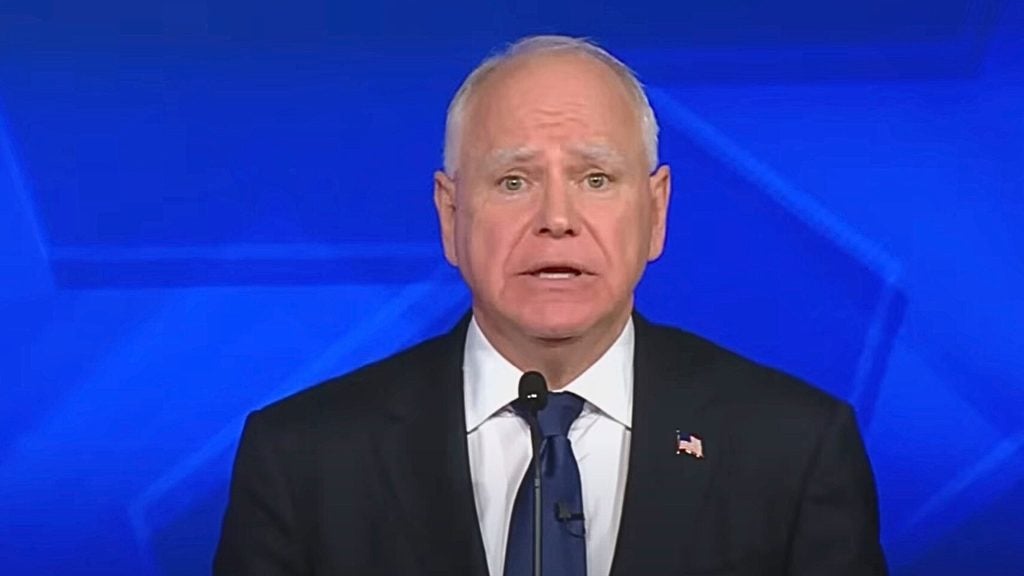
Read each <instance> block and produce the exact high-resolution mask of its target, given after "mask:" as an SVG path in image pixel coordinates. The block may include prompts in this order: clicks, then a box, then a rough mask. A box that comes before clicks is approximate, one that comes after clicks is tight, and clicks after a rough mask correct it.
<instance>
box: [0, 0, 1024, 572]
mask: <svg viewBox="0 0 1024 576" xmlns="http://www.w3.org/2000/svg"><path fill="white" fill-rule="evenodd" d="M1022 4H1024V3H1022V2H1019V1H1010V0H1006V1H1003V2H1000V1H998V0H973V1H972V0H931V1H925V0H906V1H897V0H858V1H856V2H855V1H851V0H840V1H837V2H820V1H810V0H777V1H774V2H759V3H758V2H748V1H740V0H716V1H714V2H668V1H663V2H655V1H644V0H639V1H637V0H634V1H631V2H616V3H600V2H585V1H582V0H572V1H566V2H552V3H547V2H540V1H533V2H514V3H513V2H494V3H490V4H486V3H480V2H468V1H466V2H445V1H435V2H430V3H420V4H417V3H411V2H409V3H396V2H391V1H388V0H383V1H378V2H370V3H348V2H340V1H335V2H330V1H327V0H319V1H316V0H292V1H289V2H281V3H275V4H269V3H252V2H239V1H229V0H225V1H221V2H207V1H203V0H180V1H177V2H171V1H156V0H135V1H127V0H98V1H94V2H74V1H71V0H49V1H46V0H39V1H31V0H21V1H18V0H15V1H4V2H0V574H4V575H31V576H35V575H40V574H61V575H67V576H79V575H87V574H97V575H100V574H102V575H122V574H123V575H178V574H181V575H193V574H203V573H207V572H208V570H209V562H210V556H211V553H212V550H213V547H214V544H215V541H216V534H217V531H218V528H219V521H220V516H221V514H222V512H223V508H224V505H225V495H226V485H227V480H228V476H229V473H230V465H231V458H232V455H233V451H234V449H235V446H236V442H237V438H238V434H239V432H240V427H241V423H242V419H243V417H244V415H245V414H246V413H247V412H248V411H250V410H252V409H254V408H256V407H259V406H261V405H263V404H265V403H267V402H269V401H271V400H274V399H276V398H279V397H281V396H284V395H286V394H288V393H290V392H292V391H295V390H298V389H301V388H303V387H306V386H309V385H311V384H313V383H315V382H317V381H318V380H321V379H323V378H326V377H328V376H331V375H335V374H338V373H341V372H345V371H347V370H349V369H351V368H354V367H356V366H358V365H360V364H363V363H366V362H368V361H371V360H373V359H376V358H380V357H382V356H384V355H386V354H388V353H390V352H393V351H395V350H397V349H399V348H402V347H404V346H407V345H409V344H411V343H413V342H415V341H417V340H419V339H421V338H423V337H425V336H427V335H430V334H435V333H438V332H440V331H442V330H445V329H446V328H447V327H448V326H449V325H450V324H451V323H452V322H454V320H455V319H456V318H457V317H458V316H459V315H460V314H461V313H462V312H463V311H464V310H465V309H466V307H467V305H468V294H467V293H466V290H465V288H464V287H463V286H462V285H461V284H460V281H459V279H458V275H457V273H456V272H455V271H453V270H452V269H450V268H449V267H448V266H447V265H446V264H445V263H444V261H443V258H442V256H441V252H440V246H439V242H438V240H437V228H436V224H435V222H434V216H433V208H432V204H431V197H430V194H431V180H430V177H431V172H432V171H433V170H434V169H435V168H436V167H438V165H439V163H440V153H441V140H442V128H443V115H444V109H445V106H446V103H447V100H448V99H449V98H450V96H451V94H452V93H453V92H454V90H455V88H456V87H457V85H458V83H459V82H460V80H461V78H462V77H463V75H464V74H465V73H466V72H467V71H468V70H469V69H470V68H471V67H472V66H473V65H474V64H475V63H476V62H477V61H478V60H479V59H480V58H482V57H483V56H484V55H485V54H486V53H487V52H488V51H490V50H491V49H492V48H494V47H496V46H498V45H500V44H502V43H504V42H507V41H509V40H512V39H515V38H516V37H519V36H521V35H524V34H531V33H542V32H561V33H569V34H576V35H587V36H590V37H592V38H594V39H595V40H597V41H599V42H601V43H602V44H604V45H606V46H607V47H609V48H610V49H611V50H612V51H614V52H615V53H617V54H619V55H620V56H622V57H623V58H624V59H626V60H627V61H628V62H629V63H631V64H632V65H633V66H634V67H635V69H636V70H637V71H638V73H639V74H640V75H641V77H642V79H643V80H644V82H645V83H646V84H647V85H648V86H649V88H650V94H651V98H652V101H653V104H654V106H655V109H656V111H657V113H658V116H659V118H660V120H661V123H662V126H663V143H662V156H663V159H664V160H665V161H667V162H669V163H670V164H672V166H673V168H674V185H675V192H674V198H673V204H672V209H671V222H670V238H669V243H668V251H667V253H666V255H665V257H664V258H663V259H662V260H661V261H659V262H657V263H656V264H654V265H653V266H652V267H651V268H650V269H649V271H648V274H647V276H646V278H645V279H644V281H643V283H642V285H641V288H640V293H639V306H640V309H641V310H642V311H644V312H645V313H646V314H648V315H649V316H651V317H653V318H655V319H658V320H663V321H667V322H671V323H675V324H678V325H681V326H684V327H687V328H689V329H692V330H695V331H698V332H700V333H703V334H705V335H707V336H709V337H711V338H713V339H715V340H717V341H719V342H721V343H723V344H725V345H727V346H729V347H732V348H734V349H737V350H739V351H741V352H743V353H745V354H747V355H749V356H752V357H754V358H756V359H758V360H760V361H762V362H765V363H769V364H772V365H775V366H778V367H781V368H783V369H785V370H787V371H790V372H792V373H795V374H797V375H799V376H801V377H804V378H806V379H808V380H810V381H813V382H815V383H817V384H818V385H820V386H822V387H823V388H826V389H828V390H830V391H832V392H834V393H835V394H837V395H840V396H842V397H844V398H847V399H849V400H850V401H851V402H853V403H854V404H855V405H856V407H857V408H858V412H859V415H860V419H861V424H862V427H863V429H864V433H865V437H866V440H867V443H868V448H869V451H870V454H871V458H872V461H873V463H874V466H875V469H876V473H877V476H878V482H879V489H880V493H881V505H882V515H883V520H884V541H885V545H886V547H887V550H888V553H889V556H890V559H891V563H892V566H893V572H894V574H896V575H898V576H911V575H920V576H945V575H968V574H970V575H993V576H1004V575H1005V576H1019V575H1021V574H1024V418H1022V414H1024V337H1022V335H1021V333H1022V329H1021V327H1022V326H1024V257H1022V253H1024V232H1022V230H1024V64H1022V62H1024V6H1022ZM768 432H769V431H766V433H768Z"/></svg>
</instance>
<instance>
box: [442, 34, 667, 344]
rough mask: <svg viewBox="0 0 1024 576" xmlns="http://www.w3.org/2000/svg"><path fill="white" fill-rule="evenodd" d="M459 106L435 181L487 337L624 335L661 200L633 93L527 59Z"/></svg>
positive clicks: (601, 71) (605, 74)
mask: <svg viewBox="0 0 1024 576" xmlns="http://www.w3.org/2000/svg"><path fill="white" fill-rule="evenodd" d="M467 104H468V107H467V109H466V111H465V116H464V118H463V124H462V126H463V128H462V130H463V131H462V134H461V143H460V146H459V149H458V151H457V154H458V156H457V166H458V169H457V172H456V174H455V175H445V174H443V173H437V174H436V175H435V182H434V184H435V185H434V200H435V204H436V206H437V211H438V217H439V219H440V225H441V232H442V240H443V243H444V250H445V256H446V258H447V259H448V261H449V262H451V263H452V264H453V265H455V266H457V267H458V268H459V270H460V272H461V273H462V276H463V278H464V279H465V281H466V283H467V284H468V285H469V288H470V290H471V292H472V294H473V312H474V315H475V317H476V318H477V321H478V322H479V323H480V325H481V327H483V328H484V329H485V331H488V330H490V331H493V332H497V333H498V334H501V335H502V336H504V337H505V338H506V339H514V338H522V337H526V338H534V339H543V340H563V339H572V338H576V337H580V336H583V335H587V334H593V333H595V332H601V331H612V330H618V329H620V328H621V327H622V325H623V324H624V323H625V321H626V319H627V318H628V316H629V314H630V312H631V310H632V306H633V290H634V288H635V287H636V284H637V282H638V281H639V279H640V276H641V274H642V272H643V270H644V267H645V266H646V264H647V262H648V261H650V260H653V259H655V258H657V257H658V256H659V255H660V254H661V251H662V247H663V245H664V238H665V215H666V209H667V204H668V196H669V173H668V168H667V167H666V166H663V167H661V168H660V169H659V170H657V171H656V172H655V173H654V174H653V175H651V174H649V173H648V165H647V158H646V157H645V154H644V144H643V136H642V131H641V124H640V119H639V117H638V114H637V112H636V107H635V105H634V103H633V100H632V99H631V97H630V95H629V92H628V91H627V88H626V87H625V86H624V85H623V83H622V81H621V80H620V79H619V78H618V77H617V76H615V73H614V72H612V71H611V70H610V69H609V68H607V67H606V66H605V65H604V64H602V63H600V62H597V61H595V60H592V59H590V58H587V57H584V56H580V55H574V54H555V55H551V54H548V55H539V56H526V57H522V58H520V59H519V60H514V61H511V62H506V63H505V64H504V65H503V66H502V67H500V68H499V69H497V70H496V71H494V72H493V73H492V75H491V76H490V77H488V78H487V79H485V80H484V81H483V83H482V84H481V85H480V86H479V90H478V91H477V93H476V94H475V95H474V98H473V99H472V100H471V101H470V102H468V103H467Z"/></svg>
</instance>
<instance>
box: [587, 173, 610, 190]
mask: <svg viewBox="0 0 1024 576" xmlns="http://www.w3.org/2000/svg"><path fill="white" fill-rule="evenodd" d="M609 182H610V178H608V175H607V174H601V173H595V174H588V175H587V178H586V184H587V187H588V188H590V189H591V190H601V189H603V188H606V187H607V186H608V183H609Z"/></svg>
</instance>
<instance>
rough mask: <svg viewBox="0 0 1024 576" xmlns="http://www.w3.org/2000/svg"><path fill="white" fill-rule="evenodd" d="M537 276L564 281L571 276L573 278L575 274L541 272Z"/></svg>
mask: <svg viewBox="0 0 1024 576" xmlns="http://www.w3.org/2000/svg"><path fill="white" fill-rule="evenodd" d="M538 276H540V277H541V278H550V279H565V278H572V277H573V276H575V274H573V273H572V272H541V273H539V274H538Z"/></svg>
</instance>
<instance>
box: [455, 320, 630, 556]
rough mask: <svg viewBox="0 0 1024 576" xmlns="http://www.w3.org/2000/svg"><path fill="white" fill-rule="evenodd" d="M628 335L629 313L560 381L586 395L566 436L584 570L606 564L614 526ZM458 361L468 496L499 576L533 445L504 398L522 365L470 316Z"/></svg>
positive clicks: (514, 389) (625, 425) (625, 451)
mask: <svg viewBox="0 0 1024 576" xmlns="http://www.w3.org/2000/svg"><path fill="white" fill-rule="evenodd" d="M633 338H634V337H633V321H632V319H630V321H629V322H628V323H627V324H626V327H625V328H624V329H623V330H622V333H621V334H620V335H619V338H618V339H617V340H616V341H615V343H614V344H612V346H611V348H609V349H608V351H607V352H605V353H604V355H603V356H601V358H599V359H598V360H597V362H595V363H594V364H593V365H592V366H591V367H590V368H588V369H587V370H586V371H585V372H584V373H583V374H580V376H579V377H578V378H576V379H575V380H573V381H572V382H570V383H569V385H568V386H566V387H565V388H564V389H563V390H564V391H566V392H572V393H574V394H576V395H578V396H580V397H581V398H583V399H584V400H585V401H586V402H585V403H584V406H583V412H582V413H581V414H580V416H579V418H577V419H576V421H575V422H573V425H572V427H571V428H570V429H569V441H570V442H571V443H572V449H573V453H574V454H575V455H576V462H577V463H578V464H579V468H580V483H581V487H582V490H583V516H584V522H585V525H586V543H587V575H588V576H607V575H608V573H609V572H610V571H611V565H612V555H613V554H614V552H615V541H616V538H617V537H618V533H619V519H620V517H621V515H622V498H623V492H624V490H625V487H626V465H627V463H628V462H629V435H630V428H631V426H632V415H633ZM462 369H463V377H464V379H465V387H464V401H465V408H466V433H467V434H468V436H467V442H468V445H469V467H470V472H471V475H472V478H473V496H474V498H475V500H476V510H477V514H478V515H479V521H480V533H481V535H482V536H483V541H484V551H485V553H486V554H487V566H488V568H489V570H490V574H491V576H501V575H502V574H503V572H504V569H505V568H504V567H505V545H506V543H507V541H508V527H509V521H510V519H511V517H512V505H513V503H514V502H515V497H516V493H517V491H518V490H519V484H520V483H521V482H522V480H523V476H524V474H525V473H526V468H527V467H528V466H529V464H530V457H531V455H532V451H533V448H532V446H531V441H530V427H529V426H528V425H527V423H526V421H525V420H523V419H522V418H520V417H519V416H517V415H516V414H515V412H514V411H513V410H512V408H511V407H510V406H509V403H510V402H512V401H513V400H515V399H516V398H518V396H519V378H520V376H522V375H523V372H522V371H521V370H519V369H518V368H516V367H515V366H513V365H512V364H511V363H510V362H509V361H508V360H506V359H505V358H504V357H503V356H502V355H501V354H500V353H499V352H498V351H497V350H496V349H495V348H494V346H492V345H491V343H490V342H488V341H487V338H486V337H485V336H484V334H483V332H482V331H481V330H480V327H479V326H478V325H477V323H476V320H475V319H474V320H473V321H471V322H470V324H469V331H468V333H467V335H466V355H465V361H464V364H463V367H462Z"/></svg>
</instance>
